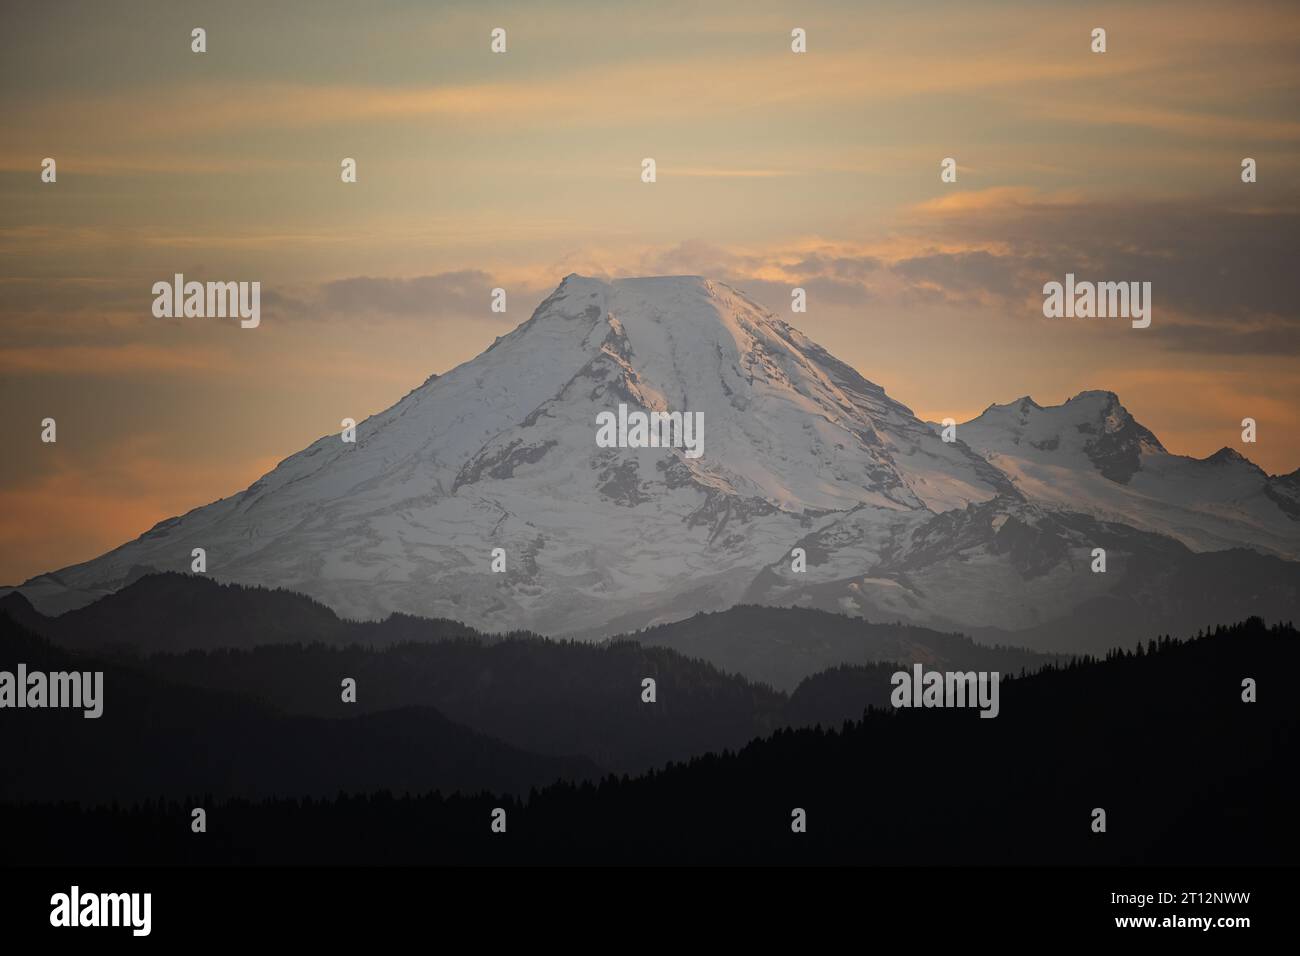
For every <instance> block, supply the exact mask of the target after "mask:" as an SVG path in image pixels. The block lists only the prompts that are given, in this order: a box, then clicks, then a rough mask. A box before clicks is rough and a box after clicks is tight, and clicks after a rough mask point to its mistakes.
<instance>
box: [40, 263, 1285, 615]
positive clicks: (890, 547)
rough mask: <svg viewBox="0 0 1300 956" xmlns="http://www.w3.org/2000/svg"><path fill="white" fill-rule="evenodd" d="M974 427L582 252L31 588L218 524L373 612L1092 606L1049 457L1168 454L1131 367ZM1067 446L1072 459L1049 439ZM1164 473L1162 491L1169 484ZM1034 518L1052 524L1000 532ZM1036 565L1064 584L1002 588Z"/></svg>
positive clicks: (305, 582) (1271, 539)
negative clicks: (216, 496) (594, 262)
mask: <svg viewBox="0 0 1300 956" xmlns="http://www.w3.org/2000/svg"><path fill="white" fill-rule="evenodd" d="M1107 396H1108V397H1107ZM620 405H623V406H626V408H628V409H633V410H637V411H644V412H660V413H664V414H672V413H682V414H698V415H700V416H702V422H703V454H702V455H700V456H699V457H690V456H687V455H686V454H685V453H684V452H683V450H682V449H681V448H675V447H613V448H610V447H601V446H600V445H598V443H597V441H596V434H597V419H598V416H599V415H601V413H603V412H616V411H618V410H619V406H620ZM1121 413H1122V414H1121ZM1089 429H1092V430H1091V431H1089ZM958 432H959V434H958V437H959V440H958V441H957V442H951V443H950V442H944V441H943V440H942V439H941V437H940V435H939V434H938V433H937V432H936V431H934V430H933V429H932V428H931V427H930V426H928V425H926V424H925V423H924V422H922V421H920V420H919V419H917V417H916V416H915V415H913V414H912V412H911V411H910V410H909V409H908V408H907V407H906V406H904V405H902V404H900V403H899V402H897V401H895V400H894V399H893V398H891V397H889V396H888V395H886V394H885V392H884V390H883V389H882V388H880V387H879V386H878V385H875V384H873V383H871V382H869V381H867V380H866V379H864V378H863V377H862V376H861V375H859V374H858V373H857V372H856V371H855V370H854V369H852V368H851V367H849V366H848V365H846V364H844V363H843V362H841V361H839V360H838V359H836V358H834V357H833V356H831V355H830V354H829V353H828V352H827V351H826V350H825V349H823V348H821V347H820V346H819V345H817V344H816V343H814V342H812V341H811V340H810V339H808V338H807V336H805V335H804V334H803V333H801V332H799V331H798V330H797V329H795V328H793V327H792V326H790V325H789V324H787V323H786V322H784V321H782V320H780V319H778V318H776V317H775V316H773V315H772V314H771V313H769V312H767V311H766V310H765V309H763V308H762V307H760V306H759V305H757V304H756V303H754V302H753V301H752V300H750V299H749V298H747V297H746V296H745V295H744V294H743V293H741V292H739V291H737V290H736V289H733V288H731V287H730V286H727V285H725V284H723V283H721V282H717V281H713V280H710V279H705V278H701V277H698V276H671V277H656V278H637V279H619V280H613V281H604V280H598V279H592V278H585V277H582V276H577V275H570V276H568V277H566V278H565V279H564V280H563V282H561V284H560V286H559V287H558V288H557V289H556V290H555V292H553V293H552V294H551V295H550V296H549V297H548V298H547V299H546V300H545V301H544V302H542V303H541V305H539V306H538V308H537V310H536V311H535V312H534V314H533V315H532V317H531V318H530V319H529V320H528V321H526V322H524V323H523V324H522V325H520V326H519V327H518V328H516V329H515V330H514V331H513V332H511V333H510V334H508V335H506V336H504V337H502V338H499V339H498V340H497V341H496V342H494V343H493V344H492V346H491V347H489V348H488V349H487V350H486V351H485V352H483V353H482V354H481V355H479V356H478V357H477V358H475V359H473V360H471V361H469V362H466V363H465V364H463V365H460V366H458V367H457V368H455V369H452V370H451V371H449V372H447V373H446V374H445V375H440V376H431V377H430V378H429V379H428V380H427V381H426V382H425V383H424V384H422V385H421V386H419V387H418V388H416V389H415V390H414V391H412V392H410V393H409V394H408V395H406V397H404V398H403V399H402V400H401V401H399V402H398V403H397V404H395V405H394V406H392V407H391V408H389V409H387V410H385V411H383V412H381V413H379V414H377V415H375V416H373V417H371V418H369V419H367V420H365V421H364V422H362V423H361V424H359V425H358V426H357V429H356V441H355V443H347V442H344V441H342V440H341V438H340V436H338V435H329V436H326V437H324V438H321V439H319V440H318V441H316V442H315V443H313V444H312V445H311V446H309V447H308V448H306V449H304V450H303V451H301V452H299V453H298V454H296V455H293V456H292V457H290V458H287V459H286V460H285V461H283V462H281V463H280V464H279V465H278V466H277V467H276V468H275V469H274V470H273V471H271V472H270V473H269V474H267V475H265V476H263V477H262V478H261V479H259V480H258V481H256V482H254V483H253V485H251V486H250V487H249V488H248V489H247V490H245V491H243V492H241V493H239V494H237V495H234V496H232V497H230V498H225V499H222V500H220V501H217V502H215V503H213V504H210V505H207V506H206V507H202V508H198V509H196V510H194V511H191V512H189V513H188V514H186V515H183V516H181V517H178V518H172V519H169V520H167V521H163V522H161V523H159V524H158V525H157V526H155V527H154V528H153V529H151V530H150V531H148V532H146V533H145V534H143V535H141V536H140V537H139V538H138V539H136V540H135V541H132V542H130V543H128V544H125V545H123V546H121V547H119V548H117V549H116V550H114V551H111V552H109V553H108V554H106V555H104V556H102V557H100V558H97V559H95V560H93V561H89V562H87V563H85V564H80V565H76V566H74V567H70V568H66V569H63V570H61V571H58V572H55V573H52V574H47V575H42V576H40V577H38V578H35V579H33V580H31V581H29V582H27V583H26V584H25V585H24V586H23V587H22V589H21V590H22V591H23V593H24V594H25V595H26V596H27V597H28V598H29V599H30V600H31V601H32V602H33V604H35V605H36V606H37V607H38V608H40V609H41V610H43V611H46V612H47V613H48V612H55V611H60V610H64V609H67V608H70V607H75V606H78V605H81V604H84V603H87V602H89V601H90V600H93V599H94V598H96V597H97V596H100V595H102V594H105V593H108V592H111V591H114V590H116V589H118V588H120V587H122V586H123V585H124V584H126V583H128V582H129V581H130V580H133V579H134V578H135V577H138V576H139V574H140V573H141V572H142V570H143V569H149V568H153V569H158V570H188V568H189V565H190V560H191V559H190V554H191V550H192V549H193V548H196V547H201V548H204V549H205V551H206V554H207V571H208V573H209V574H210V575H211V576H213V577H215V578H217V579H218V580H223V581H233V582H238V583H244V584H256V585H264V586H271V587H284V588H288V589H291V590H294V591H299V592H303V593H305V594H308V595H310V596H312V597H314V598H316V599H318V600H320V601H321V602H323V603H325V604H327V605H329V606H330V607H331V608H333V609H334V610H336V611H338V612H339V613H341V614H343V615H346V616H351V617H358V618H373V617H382V616H385V615H387V614H389V613H392V612H408V613H413V614H420V615H424V616H431V617H448V618H454V619H457V620H460V621H463V622H465V623H468V624H471V625H473V626H474V627H477V628H481V629H486V630H506V629H512V628H529V629H532V630H536V631H540V632H543V633H551V634H561V633H576V634H584V635H599V634H609V633H614V632H616V631H620V630H627V629H630V628H635V627H641V626H644V625H648V624H652V623H655V622H658V621H663V620H671V619H676V618H681V617H686V616H689V615H691V614H693V613H695V612H697V611H701V610H718V609H723V608H726V607H729V606H731V605H734V604H735V603H737V602H738V601H740V600H742V599H745V600H750V601H753V602H755V603H781V604H789V603H795V602H796V601H798V602H800V603H812V604H816V605H819V606H826V607H828V608H830V609H835V610H844V611H849V612H851V613H872V612H876V611H886V612H887V613H889V614H890V615H891V616H898V617H902V618H905V619H910V620H915V621H917V622H933V623H945V624H948V623H954V622H955V623H956V624H958V625H959V626H991V627H1017V626H1024V625H1025V623H1026V622H1027V621H1029V622H1038V621H1041V620H1044V619H1047V618H1049V617H1051V616H1052V615H1054V614H1059V613H1064V612H1066V611H1068V609H1069V607H1070V606H1071V603H1072V601H1073V600H1075V599H1078V598H1079V597H1080V595H1074V597H1073V598H1071V597H1069V596H1068V595H1066V596H1065V597H1063V596H1062V594H1063V592H1062V581H1063V580H1065V579H1066V578H1069V579H1075V578H1076V576H1077V573H1076V571H1075V570H1073V568H1072V562H1073V560H1074V558H1073V556H1074V555H1076V554H1082V553H1086V550H1087V547H1088V546H1089V541H1088V540H1087V539H1088V532H1087V531H1086V530H1080V529H1079V528H1077V527H1074V526H1071V527H1070V528H1067V529H1064V530H1062V528H1060V527H1057V526H1056V525H1054V524H1053V523H1052V522H1053V520H1056V519H1052V520H1048V517H1047V516H1048V515H1049V514H1050V513H1051V512H1053V511H1057V510H1063V509H1066V508H1068V509H1070V510H1071V511H1079V510H1082V511H1083V512H1085V513H1087V512H1088V509H1087V508H1086V507H1085V508H1082V509H1080V508H1078V507H1076V504H1075V503H1074V502H1071V501H1069V500H1059V499H1060V498H1061V497H1062V496H1057V497H1056V498H1054V497H1053V496H1052V495H1051V494H1046V493H1043V492H1042V488H1043V487H1044V486H1047V487H1050V486H1051V485H1052V484H1053V482H1052V478H1051V475H1046V476H1045V475H1044V473H1043V472H1042V470H1041V469H1042V468H1051V467H1056V468H1058V472H1059V475H1060V476H1066V475H1074V474H1075V473H1076V472H1080V471H1081V470H1082V471H1087V472H1088V473H1089V474H1088V475H1087V478H1086V480H1087V481H1088V482H1094V478H1095V482H1105V483H1106V485H1115V486H1116V487H1123V488H1129V487H1137V486H1136V485H1135V484H1134V483H1135V481H1136V480H1137V479H1136V478H1135V475H1136V474H1137V472H1138V471H1146V470H1150V469H1149V468H1148V465H1147V461H1148V458H1149V456H1151V455H1157V454H1167V453H1164V450H1163V449H1162V448H1161V447H1160V444H1159V442H1158V441H1157V440H1156V439H1155V437H1154V436H1153V435H1151V433H1150V432H1148V431H1147V430H1146V429H1143V428H1141V426H1139V425H1137V424H1136V423H1135V422H1133V421H1132V420H1131V418H1128V417H1127V413H1126V412H1123V409H1122V406H1119V404H1118V400H1117V399H1116V398H1115V397H1114V396H1113V395H1109V393H1084V394H1083V395H1081V396H1078V397H1077V398H1076V399H1073V400H1071V402H1069V403H1067V404H1066V405H1065V406H1061V407H1059V408H1057V409H1043V408H1040V407H1039V406H1037V405H1036V404H1034V403H1033V402H1032V400H1030V401H1028V402H1027V403H1026V402H1021V403H1018V404H1017V405H1015V406H993V407H991V408H990V409H989V410H988V411H986V412H985V413H984V415H982V416H981V417H980V418H979V419H977V420H976V421H974V422H971V423H967V424H966V425H964V426H961V427H960V428H959V430H958ZM1049 433H1050V434H1049ZM1053 442H1055V445H1053ZM628 444H634V443H631V442H629V443H628ZM1027 449H1032V450H1033V453H1032V454H1031V453H1030V452H1029V451H1028V450H1027ZM1055 453H1060V457H1059V459H1058V460H1057V464H1056V465H1051V464H1050V463H1044V462H1042V461H1041V460H1040V458H1039V457H1036V456H1039V455H1048V454H1055ZM1016 456H1020V457H1016ZM1135 456H1136V460H1137V461H1138V463H1139V467H1137V468H1135V467H1134V461H1135ZM1143 456H1148V458H1144V457H1143ZM1013 457H1014V459H1015V460H1014V464H1015V467H1014V468H1013V467H1005V465H1006V463H1007V462H1008V460H1009V459H1011V458H1013ZM1031 466H1033V468H1038V469H1040V470H1038V471H1033V470H1032V469H1031ZM1058 472H1053V473H1052V474H1057V473H1058ZM1094 472H1095V473H1096V475H1095V476H1094V475H1093V474H1092V473H1094ZM1031 479H1032V480H1031ZM1080 480H1081V481H1082V480H1083V479H1080ZM1265 480H1267V479H1265ZM1095 482H1094V483H1095ZM1088 487H1089V488H1092V487H1093V486H1092V485H1088ZM1097 487H1105V486H1100V485H1099V486H1097ZM1141 491H1142V494H1143V495H1145V496H1152V498H1153V501H1152V504H1151V507H1150V508H1149V509H1148V510H1149V511H1152V512H1153V513H1154V512H1160V511H1161V510H1162V509H1164V508H1165V507H1166V506H1165V504H1164V503H1163V502H1160V501H1159V500H1157V499H1158V495H1157V493H1156V490H1153V489H1152V488H1148V487H1147V486H1146V485H1142V486H1141ZM1066 497H1068V496H1066ZM1094 497H1095V496H1094ZM1089 500H1092V499H1089ZM1098 500H1100V499H1098ZM1264 500H1265V501H1269V502H1270V504H1271V499H1268V498H1265V499H1264ZM1219 504H1221V502H1219V501H1218V499H1216V507H1218V505H1219ZM1271 506H1272V507H1273V509H1274V511H1275V513H1276V517H1277V519H1278V520H1277V521H1274V522H1273V523H1272V524H1271V525H1269V526H1268V528H1266V529H1265V528H1262V527H1261V528H1254V527H1252V528H1249V529H1247V533H1245V534H1243V535H1239V538H1240V539H1241V540H1238V539H1233V538H1232V537H1231V535H1228V534H1227V533H1226V532H1223V531H1222V529H1220V530H1219V531H1217V532H1216V534H1217V537H1216V539H1215V541H1214V542H1211V544H1214V545H1217V546H1219V547H1224V546H1230V545H1232V544H1238V543H1246V544H1250V543H1251V542H1250V541H1248V540H1244V539H1248V538H1249V537H1250V534H1251V533H1254V532H1255V531H1259V533H1260V536H1261V538H1262V539H1264V540H1265V543H1264V545H1263V546H1262V550H1266V551H1273V552H1275V553H1280V552H1286V553H1287V556H1293V555H1294V551H1295V542H1296V534H1295V527H1294V526H1295V522H1294V521H1292V520H1291V519H1290V518H1289V517H1286V516H1285V515H1283V513H1282V511H1281V510H1280V509H1279V508H1278V507H1277V506H1276V505H1271ZM1133 507H1134V508H1138V510H1141V508H1139V506H1138V505H1134V506H1133ZM1179 507H1181V508H1184V509H1185V508H1187V507H1190V506H1189V505H1188V503H1187V502H1186V501H1180V502H1179ZM1109 508H1110V505H1109V504H1108V503H1106V502H1102V504H1100V505H1098V506H1097V509H1095V511H1096V512H1097V514H1100V512H1101V511H1106V509H1109ZM1122 512H1123V509H1117V510H1116V513H1115V515H1110V514H1109V512H1107V515H1108V517H1121V518H1122V517H1124V515H1123V513H1122ZM1097 514H1094V517H1095V516H1097ZM1260 514H1261V515H1262V514H1263V512H1260ZM1129 517H1130V518H1132V516H1129ZM1257 517H1258V516H1257ZM1009 520H1010V521H1011V522H1012V524H1013V527H1019V526H1024V527H1037V528H1039V530H1038V532H1036V533H1037V535H1038V537H1039V538H1041V539H1042V540H1040V541H1038V542H1037V545H1036V546H1022V547H1020V548H1019V549H1011V550H1008V551H1005V552H1003V551H999V550H998V547H999V546H998V545H997V539H998V536H999V534H1000V533H1001V529H1003V528H1004V527H1005V526H1006V525H1007V522H1008V521H1009ZM1261 520H1262V519H1261ZM1127 523H1128V524H1130V525H1132V526H1134V527H1150V528H1152V529H1155V528H1157V526H1158V525H1159V524H1160V522H1159V521H1158V520H1156V519H1154V518H1153V519H1151V520H1148V521H1138V520H1129V521H1128V522H1127ZM1221 523H1222V522H1221ZM1057 524H1059V521H1057ZM1231 524H1232V523H1231V521H1228V522H1227V525H1228V526H1231ZM1265 524H1268V522H1267V521H1266V522H1265ZM1274 525H1276V526H1277V528H1274V527H1273V526H1274ZM1278 529H1280V530H1278ZM1265 531H1267V534H1266V533H1265ZM1030 544H1031V545H1032V544H1033V542H1031V543H1030ZM794 547H803V549H804V552H805V555H806V559H807V570H806V571H804V570H794V569H793V568H792V562H791V550H792V548H794ZM495 549H501V550H500V551H496V550H495ZM981 549H983V550H982V551H981ZM1081 549H1082V550H1081ZM977 552H979V553H980V554H983V555H984V556H983V557H981V558H980V559H979V560H974V557H975V555H976V553H977ZM1039 552H1041V553H1039ZM494 554H495V558H494ZM502 558H503V559H504V568H505V570H504V571H503V572H500V573H496V572H495V571H494V570H493V568H494V565H495V566H496V567H497V568H500V567H501V560H502ZM929 575H934V577H933V578H929V577H927V576H929ZM1054 575H1055V577H1054ZM1035 576H1037V577H1040V578H1042V577H1047V578H1050V579H1051V580H1052V581H1053V582H1054V583H1053V586H1052V587H1051V588H1050V589H1048V590H1049V591H1050V594H1048V593H1047V592H1044V594H1042V595H1037V596H1035V593H1031V591H1032V589H1030V590H1026V591H1025V592H1024V594H1019V595H1017V599H1016V600H1015V601H1013V602H1010V603H1009V602H1008V601H1007V600H1006V599H1005V598H1004V597H1000V596H999V594H998V593H997V592H998V590H999V589H1001V590H1002V591H1003V592H1005V590H1006V589H1008V588H1016V587H1019V585H1018V584H1017V583H1016V582H1017V581H1020V582H1022V583H1023V582H1024V581H1027V580H1030V579H1032V578H1034V577H1035ZM1116 577H1118V575H1117V576H1116ZM926 582H928V583H926ZM1099 584H1100V582H1096V581H1091V582H1087V587H1084V588H1083V591H1087V592H1091V591H1095V590H1096V589H1097V588H1098V586H1099ZM1081 593H1082V592H1081ZM1044 601H1049V602H1050V606H1048V605H1046V604H1043V603H1042V602H1044Z"/></svg>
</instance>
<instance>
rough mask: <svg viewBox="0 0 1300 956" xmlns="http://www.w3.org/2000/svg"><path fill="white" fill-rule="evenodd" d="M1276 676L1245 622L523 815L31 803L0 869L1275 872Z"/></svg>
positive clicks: (11, 816) (598, 788)
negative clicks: (786, 867)
mask: <svg viewBox="0 0 1300 956" xmlns="http://www.w3.org/2000/svg"><path fill="white" fill-rule="evenodd" d="M1297 664H1300V643H1297V634H1296V631H1295V629H1294V628H1293V627H1291V626H1290V625H1289V624H1288V625H1285V626H1281V625H1279V626H1274V627H1267V626H1266V625H1265V624H1264V623H1263V622H1262V621H1261V620H1259V619H1256V618H1252V619H1250V620H1248V621H1245V622H1244V623H1241V624H1237V625H1233V626H1230V627H1216V628H1214V629H1213V630H1211V631H1209V632H1208V633H1206V634H1203V635H1202V636H1200V637H1198V638H1197V639H1195V640H1188V641H1176V640H1171V639H1168V638H1160V639H1159V640H1156V641H1153V642H1150V643H1148V644H1147V645H1146V646H1145V647H1144V648H1142V649H1141V650H1140V651H1138V650H1135V651H1124V652H1115V653H1110V654H1107V655H1105V656H1104V658H1102V659H1100V660H1098V659H1093V658H1081V659H1078V660H1074V661H1071V662H1069V663H1066V664H1061V665H1058V666H1053V667H1050V668H1047V669H1045V670H1042V671H1040V672H1038V673H1035V674H1032V675H1028V676H1025V677H1021V678H1017V679H1013V680H1010V681H1006V682H1004V684H1003V686H1002V692H1001V715H1000V716H999V717H998V718H996V719H992V720H989V719H981V718H979V716H978V711H977V710H974V709H972V710H958V709H929V710H926V709H918V710H907V711H898V712H893V711H881V710H876V709H871V710H868V711H867V712H866V713H865V714H863V715H862V716H861V718H859V719H855V720H852V721H848V722H846V723H843V724H842V725H840V726H838V727H836V728H833V729H824V728H823V727H822V726H816V727H813V728H804V729H798V730H789V729H786V730H778V731H775V732H774V733H772V734H771V735H769V736H767V737H765V738H764V739H761V740H757V741H754V742H752V743H750V744H748V745H746V746H744V747H742V748H741V749H740V750H738V751H731V750H728V751H725V752H723V753H720V754H709V755H705V756H701V757H696V758H693V759H691V760H689V761H686V762H683V763H676V764H672V765H670V766H668V767H666V768H664V769H663V770H660V771H653V772H650V773H647V774H644V775H642V776H639V777H635V778H631V777H626V776H620V777H615V776H607V777H605V778H603V779H602V780H600V781H599V782H595V781H585V782H563V783H556V784H553V785H550V786H546V787H541V788H537V789H530V790H529V791H528V795H527V797H526V798H512V797H502V796H493V795H489V794H486V793H484V794H479V795H473V796H467V795H452V796H442V795H440V794H436V793H425V794H423V795H413V794H414V793H415V791H411V794H406V793H402V792H401V791H393V792H379V793H371V794H367V795H351V796H350V795H346V794H339V795H338V796H337V797H336V798H333V799H326V800H317V799H310V800H299V799H268V800H263V801H247V800H221V799H217V798H209V797H198V798H192V799H186V800H176V801H170V800H163V799H159V800H143V801H139V802H135V803H132V804H130V805H127V806H106V807H82V806H79V805H76V804H44V805H27V806H7V807H5V808H4V809H3V810H0V824H2V825H3V827H4V831H5V833H6V840H5V850H6V857H7V860H8V861H9V862H12V863H24V862H64V863H97V862H101V863H102V862H117V863H120V862H126V861H130V862H167V863H225V862H229V863H312V864H331V863H334V864H338V863H465V864H489V863H502V862H516V863H592V862H626V863H686V862H689V863H777V862H780V863H863V864H866V863H871V864H881V863H883V864H905V863H912V864H915V863H1048V864H1051V863H1059V864H1081V863H1082V864H1087V863H1120V864H1142V863H1147V864H1155V863H1162V864H1173V863H1201V864H1206V863H1293V862H1294V860H1295V859H1296V858H1297V851H1298V850H1300V826H1298V825H1297V822H1296V815H1295V811H1294V809H1293V804H1294V785H1295V782H1296V781H1295V770H1294V767H1295V756H1296V753H1297V749H1296V744H1297V730H1298V729H1300V728H1298V727H1297V723H1298V722H1300V706H1298V705H1297V700H1296V695H1295V693H1294V689H1293V686H1292V683H1293V682H1292V677H1293V675H1294V674H1295V673H1296V667H1297ZM1246 678H1253V679H1254V680H1255V681H1256V682H1257V685H1258V686H1257V693H1258V700H1257V702H1255V703H1245V702H1243V700H1242V681H1243V680H1244V679H1246ZM342 723H346V722H342ZM398 794H400V795H398ZM198 805H202V806H205V808H206V809H207V810H208V832H207V833H204V834H195V833H192V832H191V831H190V826H189V823H190V815H189V810H190V808H191V807H193V806H198ZM494 808H501V809H504V810H505V812H506V821H507V832H505V833H493V832H492V831H491V828H490V824H491V818H492V811H493V810H494ZM795 808H802V809H803V810H805V811H806V814H807V832H806V833H794V832H792V830H791V812H792V810H794V809H795ZM1094 808H1102V809H1104V810H1105V811H1106V821H1107V829H1106V832H1104V833H1097V832H1094V831H1093V828H1092V820H1093V817H1092V813H1093V810H1094Z"/></svg>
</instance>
